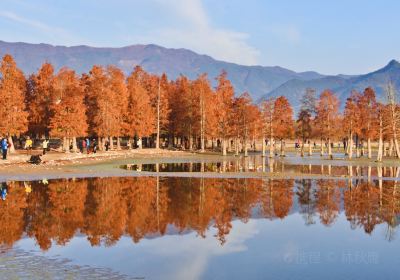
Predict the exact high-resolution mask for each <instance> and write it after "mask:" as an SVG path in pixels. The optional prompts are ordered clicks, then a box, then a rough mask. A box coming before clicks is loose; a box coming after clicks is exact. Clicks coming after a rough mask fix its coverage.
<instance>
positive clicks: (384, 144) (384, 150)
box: [382, 141, 387, 157]
mask: <svg viewBox="0 0 400 280" xmlns="http://www.w3.org/2000/svg"><path fill="white" fill-rule="evenodd" d="M382 149H383V154H382V155H383V156H384V157H387V149H386V142H385V141H383V148H382Z"/></svg>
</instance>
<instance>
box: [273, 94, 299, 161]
mask: <svg viewBox="0 0 400 280" xmlns="http://www.w3.org/2000/svg"><path fill="white" fill-rule="evenodd" d="M272 125H273V126H274V131H275V137H276V138H277V139H279V140H280V142H281V156H285V143H284V140H285V139H290V138H292V137H293V134H294V120H293V109H292V106H290V103H289V101H288V100H287V98H286V97H284V96H280V97H278V98H277V99H276V100H275V104H274V114H273V123H272Z"/></svg>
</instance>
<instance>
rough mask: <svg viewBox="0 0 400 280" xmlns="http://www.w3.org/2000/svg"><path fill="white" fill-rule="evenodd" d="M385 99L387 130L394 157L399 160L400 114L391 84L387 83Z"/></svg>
mask: <svg viewBox="0 0 400 280" xmlns="http://www.w3.org/2000/svg"><path fill="white" fill-rule="evenodd" d="M386 97H387V101H388V102H387V103H388V104H387V109H388V128H389V131H390V132H389V133H390V135H391V138H392V141H393V143H394V147H395V150H396V156H397V158H399V159H400V147H399V142H398V138H397V137H398V136H397V135H398V134H399V131H398V130H399V122H400V112H399V107H398V104H397V100H396V99H397V94H396V90H395V88H394V85H393V83H391V82H390V83H388V85H387V89H386Z"/></svg>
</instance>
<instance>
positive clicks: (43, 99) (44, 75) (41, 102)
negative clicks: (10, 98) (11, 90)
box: [26, 63, 54, 137]
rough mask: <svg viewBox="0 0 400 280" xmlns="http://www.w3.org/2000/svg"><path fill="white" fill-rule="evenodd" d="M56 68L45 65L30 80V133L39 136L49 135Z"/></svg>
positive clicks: (27, 96) (28, 95)
mask: <svg viewBox="0 0 400 280" xmlns="http://www.w3.org/2000/svg"><path fill="white" fill-rule="evenodd" d="M53 86H54V68H53V65H51V64H50V63H44V64H43V65H42V67H41V68H40V69H39V71H38V73H37V74H33V75H31V76H30V77H29V79H28V89H27V95H26V103H27V105H28V106H27V109H28V113H29V116H28V121H29V123H28V129H29V132H31V133H33V134H35V135H37V136H39V137H40V136H46V135H48V134H49V128H50V117H51V109H50V107H51V105H52V103H53V101H54V100H53V99H54V94H53V93H54V88H53Z"/></svg>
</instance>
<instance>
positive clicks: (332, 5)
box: [0, 0, 400, 74]
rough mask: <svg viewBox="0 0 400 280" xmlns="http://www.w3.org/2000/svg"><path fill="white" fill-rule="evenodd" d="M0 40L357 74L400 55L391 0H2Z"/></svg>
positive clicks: (396, 7)
mask: <svg viewBox="0 0 400 280" xmlns="http://www.w3.org/2000/svg"><path fill="white" fill-rule="evenodd" d="M0 2H1V6H0V40H3V41H9V42H16V41H23V42H31V43H42V42H43V43H50V44H55V45H67V46H71V45H83V44H85V45H91V46H99V47H101V46H107V47H120V46H126V45H132V44H139V43H142V44H147V43H154V44H158V45H162V46H165V47H172V48H188V49H191V50H193V51H196V52H198V53H201V54H208V55H211V56H212V57H214V58H216V59H220V60H225V61H230V62H235V63H240V64H246V65H266V66H273V65H279V66H282V67H286V68H289V69H292V70H295V71H307V70H315V71H318V72H321V73H324V74H339V73H345V74H361V73H366V72H369V71H372V70H376V69H377V68H380V67H382V66H384V65H385V64H386V63H387V62H389V60H391V59H399V58H400V36H399V28H400V21H399V19H398V14H399V11H400V1H396V0H380V1H378V0H364V1H362V0H347V1H345V0H335V1H323V0H274V1H272V0H246V1H243V0H142V1H138V0H130V1H129V0H112V1H111V0H107V1H106V0H79V1H78V0H69V1H68V0H57V1H54V0H25V1H24V0H1V1H0Z"/></svg>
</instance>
